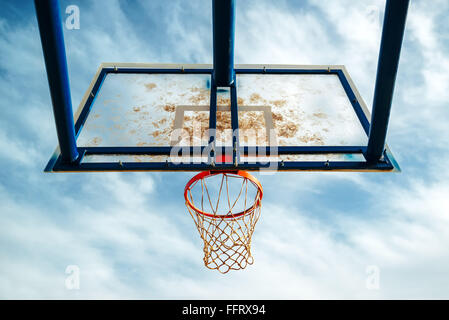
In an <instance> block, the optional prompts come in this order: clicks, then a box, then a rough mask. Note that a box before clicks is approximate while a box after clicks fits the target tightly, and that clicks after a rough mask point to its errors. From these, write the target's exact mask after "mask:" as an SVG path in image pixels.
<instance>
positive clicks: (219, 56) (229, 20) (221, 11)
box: [212, 0, 235, 87]
mask: <svg viewBox="0 0 449 320" xmlns="http://www.w3.org/2000/svg"><path fill="white" fill-rule="evenodd" d="M212 25H213V44H214V80H215V85H216V86H218V87H228V86H230V85H231V84H232V82H233V81H234V38H235V35H234V32H235V1H234V0H213V1H212Z"/></svg>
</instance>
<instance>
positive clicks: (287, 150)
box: [46, 67, 399, 172]
mask: <svg viewBox="0 0 449 320" xmlns="http://www.w3.org/2000/svg"><path fill="white" fill-rule="evenodd" d="M109 73H136V74H138V73H168V74H192V73H193V74H198V73H199V74H209V75H210V77H211V83H213V69H204V68H203V69H189V68H187V69H185V68H173V69H160V68H148V67H142V68H127V67H125V68H122V67H116V68H112V67H104V68H102V69H101V71H100V73H99V75H98V77H97V79H96V81H95V83H94V85H93V89H92V91H91V92H92V94H89V98H88V99H87V100H86V102H85V104H84V105H83V106H82V109H81V112H80V113H79V117H78V119H77V120H76V123H75V129H76V130H75V131H76V135H77V136H78V135H79V134H80V132H81V130H82V128H83V125H84V123H85V121H86V119H87V118H88V116H89V113H90V111H91V108H92V105H93V103H94V101H95V98H96V95H97V94H98V92H99V90H100V88H101V85H102V83H103V81H104V79H105V78H106V77H107V75H108V74H109ZM235 74H236V75H238V74H298V75H300V74H325V75H337V76H338V78H339V80H340V82H341V84H342V86H343V88H344V90H345V92H346V94H347V97H348V99H349V101H350V102H351V105H352V107H353V108H354V112H355V113H356V115H357V117H358V119H359V121H360V123H361V125H362V127H363V128H364V131H365V133H366V134H367V136H368V134H369V129H370V125H369V121H368V118H367V115H366V114H365V112H364V110H363V108H362V106H361V103H360V102H359V101H358V99H357V95H356V93H355V91H354V89H353V88H352V86H351V84H350V81H349V80H348V79H347V78H346V75H345V73H344V71H343V69H341V68H332V69H328V68H321V69H319V68H317V69H276V68H270V67H268V68H265V67H264V68H257V69H235ZM236 81H237V80H235V81H234V84H236ZM216 96H217V91H216V87H215V86H213V85H212V86H211V109H210V120H209V126H210V128H211V129H214V128H216ZM232 111H233V112H232ZM231 112H232V117H231V119H232V120H231V121H232V128H233V129H234V130H235V129H238V105H237V89H236V85H232V86H231ZM236 131H237V132H238V130H236ZM210 132H211V135H210V138H209V142H210V144H209V146H204V147H201V148H198V147H191V148H187V151H186V150H185V149H184V150H183V151H184V152H185V153H188V154H190V155H198V154H209V157H208V161H207V162H206V161H205V162H202V163H187V164H173V163H171V162H101V163H86V162H83V158H84V156H89V155H167V156H168V155H170V154H171V151H172V147H170V146H165V147H78V151H79V154H80V157H79V160H78V161H77V162H75V163H64V162H63V161H61V157H60V154H59V153H55V155H54V156H53V157H52V159H51V160H50V162H49V163H48V165H47V168H46V171H53V172H65V171H75V172H78V171H204V170H223V169H241V170H248V171H249V170H260V169H270V168H271V169H275V170H281V171H284V170H311V171H320V170H322V171H340V170H342V171H394V170H399V168H398V167H397V166H396V165H395V164H396V162H395V161H394V158H392V156H391V154H387V153H385V156H384V157H383V158H382V159H380V160H379V161H376V162H368V161H281V162H278V163H277V164H276V166H274V167H272V163H271V164H270V163H262V162H257V163H251V164H248V163H243V162H241V161H240V156H241V155H254V154H259V155H260V154H266V155H272V154H273V153H274V154H278V155H285V154H292V155H293V154H361V155H364V154H365V153H366V148H367V146H295V147H285V146H284V147H283V146H281V147H277V148H276V149H271V148H270V147H260V146H251V147H240V146H239V144H238V142H239V141H238V134H237V135H235V139H233V146H232V147H220V148H218V150H216V149H215V148H216V147H215V136H214V135H215V130H211V131H210ZM205 148H210V149H209V150H208V151H210V152H208V153H204V149H205ZM231 148H232V154H233V162H232V163H217V162H216V161H215V157H216V154H229V153H228V152H229V150H230V149H231ZM236 164H237V166H236ZM270 165H271V166H270Z"/></svg>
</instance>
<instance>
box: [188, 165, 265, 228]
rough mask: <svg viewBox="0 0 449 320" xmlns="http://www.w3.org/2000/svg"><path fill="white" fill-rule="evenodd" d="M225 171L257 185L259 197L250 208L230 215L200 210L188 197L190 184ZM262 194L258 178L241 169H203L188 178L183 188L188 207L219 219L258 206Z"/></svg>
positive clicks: (233, 215) (237, 215)
mask: <svg viewBox="0 0 449 320" xmlns="http://www.w3.org/2000/svg"><path fill="white" fill-rule="evenodd" d="M226 173H229V174H235V175H238V176H241V177H243V178H245V179H248V180H249V181H251V182H252V183H253V184H254V185H255V186H256V187H257V189H258V191H259V198H258V199H257V200H256V202H255V203H254V204H253V205H252V206H251V207H250V208H248V209H246V210H244V211H241V212H239V213H236V214H230V215H214V214H210V213H207V212H204V211H201V210H200V209H198V208H197V207H195V206H194V205H193V203H192V202H191V201H190V199H189V197H188V192H189V190H190V187H191V186H192V184H193V183H195V182H196V181H199V180H202V179H205V178H207V177H210V176H215V175H217V174H226ZM262 196H263V189H262V185H261V184H260V182H259V180H257V179H256V178H255V177H254V176H253V175H251V174H249V173H248V172H246V171H242V170H222V171H203V172H200V173H198V174H197V175H196V176H194V177H193V178H192V179H190V180H189V182H187V184H186V187H185V188H184V198H185V200H186V205H187V206H188V207H190V208H191V209H192V210H194V211H195V212H197V213H199V214H202V215H205V216H207V217H211V218H220V219H229V218H235V217H239V216H242V215H244V214H246V213H248V212H251V211H254V209H255V208H256V207H258V206H260V203H261V201H262Z"/></svg>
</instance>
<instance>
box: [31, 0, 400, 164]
mask: <svg viewBox="0 0 449 320" xmlns="http://www.w3.org/2000/svg"><path fill="white" fill-rule="evenodd" d="M408 5H409V0H387V3H386V9H385V19H384V27H383V32H382V41H381V47H380V53H379V63H378V70H377V78H376V89H375V94H374V102H373V115H372V118H371V124H372V125H370V122H369V120H368V118H367V114H366V113H365V111H364V110H363V108H362V107H361V103H360V101H358V99H357V95H356V94H355V92H354V90H353V88H352V87H351V84H350V82H349V81H348V79H347V78H346V76H345V73H344V72H343V70H341V69H338V68H334V69H333V70H330V69H328V70H325V69H315V70H310V69H275V68H273V69H270V68H259V69H240V70H239V69H235V70H234V38H235V35H234V33H235V0H213V13H212V14H213V40H214V69H195V68H193V69H184V68H181V69H177V68H173V69H152V68H132V67H125V68H122V67H121V68H109V67H108V68H103V69H102V70H101V72H100V74H99V76H98V77H97V79H96V81H95V83H94V86H93V88H92V90H91V92H89V97H88V98H87V100H86V101H85V103H84V106H83V107H82V110H81V112H80V114H79V116H78V118H77V120H76V122H75V124H74V121H73V115H72V106H71V97H70V87H69V79H68V72H67V61H66V54H65V47H64V37H63V32H62V25H61V19H60V8H59V4H58V0H35V6H36V14H37V19H38V24H39V31H40V35H41V41H42V49H43V52H44V58H45V64H46V68H47V76H48V82H49V86H50V92H51V98H52V104H53V111H54V116H55V123H56V129H57V133H58V141H59V150H57V151H56V152H55V154H54V155H53V156H52V158H51V159H50V161H49V163H48V164H47V167H46V169H45V171H126V170H142V171H153V170H156V171H157V170H170V171H177V170H186V171H201V170H214V169H217V170H223V169H236V168H238V169H242V170H259V169H261V168H266V167H267V166H270V164H268V165H266V164H263V163H260V162H258V163H256V164H247V163H241V161H240V155H241V154H244V155H245V154H251V152H252V151H251V150H252V148H249V147H245V148H241V147H240V146H239V139H238V131H239V130H238V128H239V124H238V105H237V88H236V74H238V73H263V74H270V73H272V74H336V75H338V77H339V79H340V81H341V84H342V86H343V88H344V90H345V92H346V94H347V96H348V99H349V100H350V101H351V104H352V106H353V108H354V112H355V113H356V115H357V117H358V119H359V121H360V123H361V125H362V127H363V129H364V130H365V133H366V134H367V135H368V144H367V146H350V147H337V146H328V147H279V148H278V149H277V153H278V154H315V153H316V154H319V153H322V154H324V153H359V154H363V155H364V157H365V159H366V161H359V162H354V161H347V162H330V161H325V162H322V161H316V162H294V161H286V162H280V163H278V164H277V166H276V168H275V169H276V170H314V171H317V170H350V171H356V170H360V171H365V170H373V171H392V170H399V168H398V166H397V163H396V161H395V160H394V158H393V157H392V155H391V153H390V152H389V150H388V148H385V138H386V132H387V126H388V119H389V115H390V109H391V102H392V98H393V91H394V84H395V79H396V74H397V69H398V63H399V56H400V50H401V46H402V39H403V35H404V28H405V20H406V16H407V9H408ZM112 72H113V73H202V74H210V76H211V84H212V85H211V110H210V129H212V130H211V131H210V132H211V133H210V139H209V142H210V144H209V146H208V147H207V148H210V150H209V152H208V161H207V162H204V163H200V164H194V163H189V164H182V165H174V164H172V163H169V162H167V163H122V162H119V163H84V162H83V157H84V156H85V155H90V154H130V155H133V154H148V155H156V154H157V155H160V154H166V155H169V154H170V151H171V148H170V147H157V148H156V147H154V148H151V147H150V148H148V147H142V148H136V147H131V148H127V147H116V148H114V147H99V148H78V147H77V146H76V137H77V136H78V135H79V134H80V132H81V130H82V128H83V125H84V123H85V121H86V119H87V117H88V115H89V113H90V110H91V107H92V105H93V102H94V101H95V98H96V96H97V94H98V91H99V90H100V88H101V85H102V83H103V81H104V79H105V78H106V76H107V75H108V73H112ZM217 86H218V87H220V86H226V87H230V90H231V114H232V117H231V122H232V128H233V131H234V134H233V146H232V148H233V150H232V151H233V153H232V154H233V162H232V163H220V164H217V163H216V161H215V160H216V154H217V153H216V150H215V130H214V129H215V128H216V96H217ZM254 148H255V149H256V150H260V151H264V152H265V154H270V152H271V149H270V148H269V147H254ZM261 148H262V149H264V150H262V149H261ZM197 149H198V148H197ZM199 149H201V148H199ZM190 151H191V152H192V153H193V152H194V150H193V149H192V150H190ZM220 151H222V152H223V151H225V150H220ZM270 168H271V166H270Z"/></svg>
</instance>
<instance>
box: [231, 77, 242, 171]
mask: <svg viewBox="0 0 449 320" xmlns="http://www.w3.org/2000/svg"><path fill="white" fill-rule="evenodd" d="M231 127H232V163H233V164H234V166H236V167H237V165H238V164H239V162H240V136H239V110H238V103H237V87H236V86H235V81H234V83H233V84H232V85H231Z"/></svg>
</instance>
